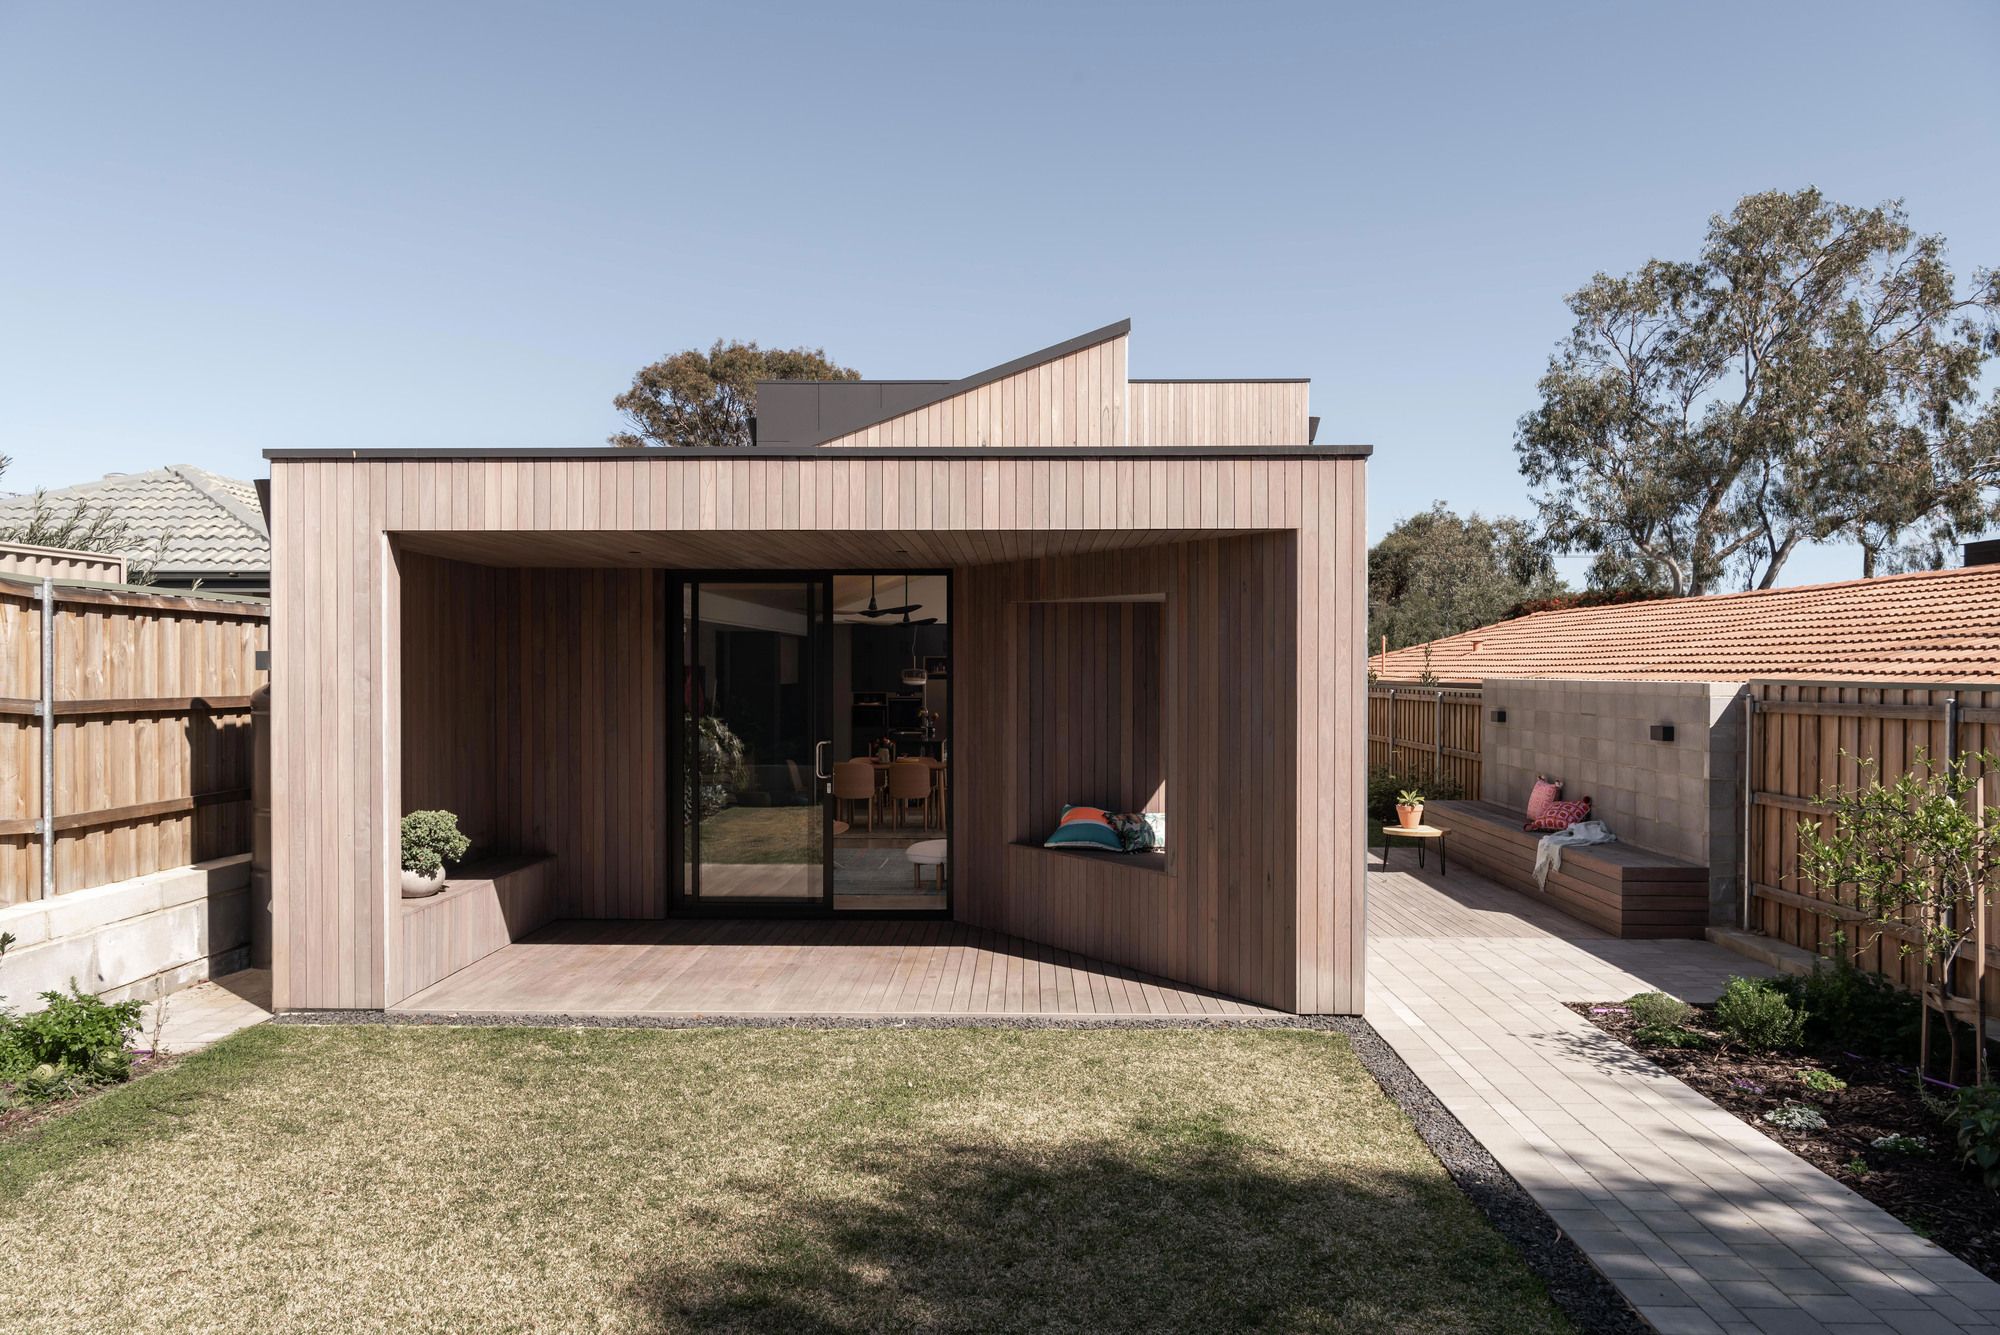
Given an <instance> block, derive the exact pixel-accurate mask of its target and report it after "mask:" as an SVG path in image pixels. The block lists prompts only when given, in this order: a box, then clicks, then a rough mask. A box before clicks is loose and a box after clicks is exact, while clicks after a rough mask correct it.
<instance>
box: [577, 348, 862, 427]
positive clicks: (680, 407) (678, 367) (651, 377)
mask: <svg viewBox="0 0 2000 1335" xmlns="http://www.w3.org/2000/svg"><path fill="white" fill-rule="evenodd" d="M860 378H861V373H860V372H858V371H852V370H849V369H848V368H847V367H845V366H841V365H839V364H837V363H835V362H833V361H832V360H830V359H829V358H828V357H827V355H826V352H825V350H824V349H822V348H761V347H758V346H757V344H756V343H755V342H754V341H753V342H749V343H743V342H737V341H734V340H732V341H730V342H726V343H725V342H724V341H722V340H721V339H717V340H716V341H715V343H714V344H713V346H711V347H710V348H709V349H708V351H707V352H703V351H702V350H701V349H700V348H689V349H687V350H686V351H685V352H676V353H674V354H673V355H672V356H669V357H662V358H661V359H660V360H659V361H656V362H653V363H652V364H651V365H648V366H643V367H641V368H640V369H639V371H638V373H637V374H635V375H634V376H633V377H632V386H631V388H630V389H627V390H626V391H625V392H624V393H623V394H620V395H619V396H618V397H617V398H615V399H613V400H612V401H611V402H612V406H613V407H615V408H617V409H618V410H619V411H620V412H622V413H624V414H625V416H626V419H627V420H628V421H630V422H631V424H632V427H633V429H632V430H631V431H621V432H618V433H617V434H615V435H613V436H612V437H611V438H610V439H611V444H613V445H621V446H628V447H632V448H637V447H639V446H642V445H723V446H727V445H748V444H749V443H750V415H751V413H753V412H755V411H756V408H757V382H758V381H759V380H859V379H860Z"/></svg>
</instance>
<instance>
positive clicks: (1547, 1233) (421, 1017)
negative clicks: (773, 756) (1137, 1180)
mask: <svg viewBox="0 0 2000 1335" xmlns="http://www.w3.org/2000/svg"><path fill="white" fill-rule="evenodd" d="M273 1023H276V1024H300V1025H343V1024H383V1025H461V1026H473V1027H482V1028H483V1027H527V1028H544V1029H549V1028H554V1029H1322V1030H1328V1031H1331V1032H1333V1033H1338V1034H1343V1035H1345V1036H1346V1038H1347V1041H1348V1042H1349V1043H1350V1044H1352V1045H1353V1048H1354V1053H1355V1055H1356V1056H1357V1057H1359V1058H1360V1059H1361V1064H1362V1065H1363V1066H1365V1067H1366V1068H1367V1069H1368V1073H1369V1074H1370V1075H1372V1076H1374V1077H1375V1081H1376V1083H1377V1084H1379V1085H1381V1086H1382V1089H1383V1092H1384V1093H1386V1094H1388V1096H1389V1097H1390V1098H1391V1099H1392V1100H1394V1101H1395V1104H1396V1106H1397V1107H1399V1108H1401V1109H1402V1110H1403V1113H1404V1115H1405V1116H1407V1117H1408V1118H1409V1119H1410V1121H1411V1122H1412V1123H1414V1124H1415V1126H1416V1130H1417V1135H1418V1136H1419V1137H1421V1138H1422V1140H1423V1142H1424V1144H1425V1145H1426V1146H1428V1147H1429V1148H1430V1151H1431V1153H1432V1154H1435V1155H1436V1156H1437V1158H1438V1162H1440V1163H1441V1164H1443V1165H1444V1168H1445V1171H1446V1172H1447V1173H1449V1174H1450V1175H1451V1180H1452V1181H1453V1182H1455V1183H1457V1184H1458V1188H1459V1190H1461V1191H1463V1192H1464V1193H1465V1194H1466V1196H1467V1197H1468V1198H1469V1199H1470V1200H1471V1201H1472V1203H1473V1204H1474V1205H1475V1206H1476V1207H1478V1209H1479V1210H1480V1212H1481V1213H1482V1214H1484V1215H1485V1216H1486V1217H1487V1219H1489V1220H1491V1221H1492V1224H1493V1227H1494V1228H1496V1229H1498V1230H1499V1232H1500V1235H1501V1236H1502V1237H1504V1238H1506V1239H1507V1241H1509V1242H1511V1243H1513V1244H1514V1246H1515V1247H1516V1248H1517V1249H1518V1250H1519V1251H1520V1253H1521V1255H1522V1257H1523V1258H1524V1259H1525V1260H1526V1261H1527V1263H1528V1268H1529V1269H1530V1270H1533V1271H1534V1272H1535V1274H1536V1275H1537V1276H1539V1277H1540V1279H1541V1281H1542V1282H1543V1283H1544V1284H1546V1285H1547V1286H1548V1289H1549V1296H1550V1297H1552V1298H1554V1299H1555V1301H1556V1305H1557V1306H1559V1307H1561V1308H1562V1310H1563V1312H1564V1313H1565V1314H1566V1315H1567V1316H1568V1317H1569V1319H1570V1320H1571V1321H1574V1322H1575V1323H1576V1324H1577V1327H1578V1328H1579V1329H1581V1330H1584V1331H1586V1332H1589V1333H1590V1335H1643V1332H1646V1331H1650V1330H1651V1329H1652V1326H1650V1325H1648V1324H1647V1323H1646V1322H1645V1321H1644V1320H1643V1319H1641V1318H1640V1316H1639V1314H1638V1313H1637V1312H1635V1311H1634V1310H1633V1309H1632V1305H1631V1304H1630V1303H1628V1302H1626V1301H1625V1298H1624V1296H1623V1295H1622V1294H1620V1293H1619V1292H1618V1290H1617V1288H1616V1286H1614V1285H1613V1284H1612V1283H1611V1281H1610V1280H1609V1279H1607V1278H1606V1277H1605V1276H1604V1274H1603V1273H1602V1272H1601V1271H1599V1270H1598V1269H1597V1268H1596V1267H1595V1266H1593V1265H1591V1263H1590V1261H1589V1259H1588V1258H1587V1257H1586V1256H1585V1255H1584V1253H1583V1249H1582V1248H1580V1247H1578V1246H1577V1245H1576V1243H1575V1242H1573V1241H1572V1240H1571V1239H1570V1238H1569V1236H1568V1235H1567V1234H1565V1233H1564V1232H1563V1231H1562V1229H1561V1228H1559V1227H1557V1225H1556V1222H1555V1221H1554V1220H1553V1219H1551V1218H1549V1216H1548V1213H1547V1212H1546V1211H1545V1210H1543V1209H1542V1207H1541V1206H1539V1205H1537V1204H1536V1203H1535V1199H1534V1197H1532V1196H1530V1195H1529V1194H1528V1193H1527V1190H1526V1189H1525V1188H1523V1187H1522V1186H1521V1184H1520V1183H1518V1182H1516V1181H1515V1180H1514V1178H1513V1176H1512V1175H1511V1174H1509V1173H1508V1172H1507V1170H1506V1169H1504V1168H1502V1167H1501V1166H1500V1163H1499V1161H1498V1160H1496V1159H1495V1158H1494V1157H1493V1156H1492V1155H1491V1154H1489V1153H1487V1151H1486V1147H1485V1146H1483V1145H1481V1144H1480V1143H1479V1142H1478V1140H1476V1139H1474V1137H1473V1135H1472V1133H1471V1132H1469V1131H1467V1130H1466V1129H1465V1126H1464V1124H1463V1123H1461V1122H1460V1121H1459V1120H1458V1118H1456V1117H1454V1116H1453V1115H1452V1113H1451V1111H1450V1109H1448V1108H1446V1107H1445V1106H1444V1104H1443V1103H1441V1102H1439V1100H1438V1097H1437V1095H1435V1094H1433V1093H1431V1091H1430V1087H1429V1086H1428V1085H1426V1084H1424V1082H1423V1081H1422V1080H1419V1079H1418V1078H1417V1076H1416V1074H1415V1073H1414V1072H1413V1071H1411V1070H1410V1068H1409V1067H1408V1066H1407V1065H1406V1064H1405V1063H1404V1061H1403V1059H1402V1058H1401V1057H1399V1056H1397V1055H1396V1051H1395V1049H1393V1048H1391V1047H1390V1046H1389V1045H1388V1044H1387V1043H1385V1042H1383V1041H1382V1037H1381V1035H1379V1034H1377V1033H1376V1032H1375V1027H1374V1026H1373V1025H1371V1024H1369V1023H1368V1022H1367V1021H1366V1020H1363V1019H1361V1018H1359V1017H1355V1016H1291V1015H1280V1016H1199V1015H1188V1016H1159V1017H1153V1016H1045V1015H699V1014H695V1015H537V1014H530V1013H523V1014H493V1013H486V1012H481V1013H477V1014H472V1013H453V1012H447V1011H379V1010H378V1011H346V1010H343V1011H287V1012H284V1013H283V1014H280V1015H278V1016H275V1017H273Z"/></svg>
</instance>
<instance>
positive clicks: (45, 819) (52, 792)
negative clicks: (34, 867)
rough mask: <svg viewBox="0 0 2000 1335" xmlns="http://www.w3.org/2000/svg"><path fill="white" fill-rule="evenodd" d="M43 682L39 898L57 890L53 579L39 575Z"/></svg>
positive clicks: (50, 896)
mask: <svg viewBox="0 0 2000 1335" xmlns="http://www.w3.org/2000/svg"><path fill="white" fill-rule="evenodd" d="M41 648H42V674H41V675H42V682H41V699H40V701H39V702H37V707H36V711H35V712H36V713H37V714H38V715H39V716H40V718H41V724H42V728H41V733H42V815H41V819H40V820H38V821H36V823H35V828H36V832H37V833H39V834H40V835H41V836H42V898H43V899H53V898H55V893H56V582H55V581H54V580H53V579H51V578H49V577H48V576H47V575H44V576H42V646H41Z"/></svg>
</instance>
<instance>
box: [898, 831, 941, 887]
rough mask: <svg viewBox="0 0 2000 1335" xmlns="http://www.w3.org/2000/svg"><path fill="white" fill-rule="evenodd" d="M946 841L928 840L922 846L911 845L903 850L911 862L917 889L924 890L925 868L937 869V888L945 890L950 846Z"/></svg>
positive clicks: (912, 874) (911, 873)
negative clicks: (947, 857) (946, 855)
mask: <svg viewBox="0 0 2000 1335" xmlns="http://www.w3.org/2000/svg"><path fill="white" fill-rule="evenodd" d="M949 842H950V841H949V840H945V839H926V840H924V841H923V842H922V843H920V844H911V845H910V846H909V847H908V848H906V849H904V850H903V856H904V857H906V858H908V859H909V860H910V875H911V876H913V877H915V878H916V882H917V888H918V889H919V890H921V889H923V885H924V868H926V867H936V868H937V888H938V890H939V892H940V893H942V892H943V890H944V858H945V849H946V847H947V845H948V844H949Z"/></svg>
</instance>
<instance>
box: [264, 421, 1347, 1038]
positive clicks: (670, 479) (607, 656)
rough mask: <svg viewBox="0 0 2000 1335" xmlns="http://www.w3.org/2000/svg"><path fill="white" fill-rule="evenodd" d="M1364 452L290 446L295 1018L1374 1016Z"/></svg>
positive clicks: (286, 891) (284, 908)
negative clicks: (450, 869) (1092, 818)
mask: <svg viewBox="0 0 2000 1335" xmlns="http://www.w3.org/2000/svg"><path fill="white" fill-rule="evenodd" d="M1366 453H1367V451H1366V449H1365V447H1343V446H1310V445H1302V446H1243V447H1235V448H1217V449H1208V448H1202V447H1187V446H1176V447H1171V448H1161V447H1146V446H1125V447H1118V448H1090V449H1073V448H1034V447H1005V448H983V447H949V446H946V447H939V446H931V447H922V448H901V447H893V448H891V447H880V448H877V447H843V448H839V449H827V448H822V449H814V448H786V447H778V446H765V447H760V448H751V449H743V450H645V451H628V450H570V451H551V452H523V451H493V452H481V451H471V452H448V451H447V452H424V453H414V454H413V453H407V452H394V451H386V452H368V451H360V452H350V453H338V454H329V453H323V452H322V453H314V452H284V451H280V452H274V453H273V454H272V455H271V459H272V493H273V496H272V508H273V515H274V525H275V530H276V538H275V546H276V555H275V558H274V562H275V568H276V579H277V581H278V584H279V592H278V594H277V598H276V603H277V610H276V613H275V616H274V632H273V645H274V687H273V693H274V704H273V718H274V734H273V774H274V788H273V792H274V799H273V833H274V854H275V875H274V884H275V888H276V896H275V914H276V927H275V931H276V936H277V941H278V946H277V952H276V953H277V958H276V964H275V978H274V985H275V994H276V1002H277V1006H278V1008H279V1009H344V1008H351V1009H376V1008H389V1007H394V1008H400V1009H424V1010H444V1011H454V1010H459V1011H466V1010H485V1011H488V1012H507V1013H561V1014H640V1013H689V1012H703V1011H707V1012H727V1011H733V1010H741V1011H744V1012H755V1013H878V1012H880V1011H883V1010H885V1009H886V1010H887V1011H890V1012H894V1013H912V1014H974V1015H976V1014H989V1013H1010V1014H1011V1013H1055V1014H1196V1013H1203V1014H1212V1013H1245V1012H1246V1010H1247V1011H1257V1010H1275V1011H1285V1012H1302V1013H1355V1012H1358V1011H1359V1009H1360V1006H1361V1000H1362V974H1363V958H1364V955H1363V944H1362V933H1363V914H1362V911H1361V879H1362V865H1363V857H1364V850H1363V848H1362V843H1361V837H1360V828H1359V826H1358V825H1357V823H1356V822H1355V821H1354V820H1353V819H1352V816H1353V813H1354V812H1355V811H1357V810H1358V809H1359V804H1360V797H1359V794H1360V791H1361V789H1360V785H1361V781H1362V754H1363V728H1362V716H1361V707H1362V701H1363V680H1362V671H1363V664H1364V656H1363V655H1364V650H1363V646H1362V642H1361V641H1362V634H1361V616H1362V584H1363V575H1364V562H1365V545H1364V542H1365V539H1364V531H1363V524H1362V466H1363V462H1364V460H1365V457H1366ZM891 609H893V610H891ZM871 611H872V612H873V613H878V614H881V615H870V614H869V613H870V612H871ZM884 742H886V743H888V746H887V749H886V752H882V751H879V750H878V748H879V746H880V744H882V743H884ZM871 764H872V765H873V771H872V773H871V775H870V776H868V777H863V775H862V770H863V769H864V768H866V767H867V766H869V765H871ZM842 766H845V767H847V768H846V769H845V770H841V767H842ZM837 770H838V771H841V772H840V773H838V774H837V773H836V771H837ZM836 778H838V779H840V780H841V781H842V782H843V783H844V784H845V786H841V785H840V784H836V782H835V780H836ZM868 778H873V779H874V780H875V786H874V788H873V791H872V793H870V791H869V789H868V788H867V787H866V786H862V785H865V784H866V783H867V782H868ZM1068 804H1081V805H1093V806H1103V807H1105V808H1107V809H1112V810H1120V811H1133V812H1140V811H1145V812H1153V813H1157V814H1164V817H1165V828H1166V831H1167V841H1166V842H1167V846H1166V849H1165V850H1164V851H1163V852H1155V853H1139V854H1118V853H1095V852H1093V853H1084V852H1074V851H1064V850H1057V849H1049V848H1044V847H1043V846H1042V841H1043V840H1044V839H1045V838H1046V837H1047V836H1048V834H1049V833H1050V832H1051V831H1052V830H1053V829H1054V828H1055V826H1056V824H1057V823H1058V821H1059V819H1060V816H1061V812H1062V808H1063V807H1064V806H1065V805H1068ZM427 808H444V809H448V810H451V811H453V812H455V813H457V814H458V816H459V817H460V820H461V823H462V825H463V826H464V828H465V830H466V833H467V834H468V835H469V836H470V837H471V838H472V840H473V843H474V845H475V857H474V860H473V861H471V862H469V863H468V864H467V865H466V866H465V867H463V868H461V869H459V871H458V872H457V873H456V874H455V875H454V877H453V880H452V883H451V886H450V888H449V889H447V890H446V891H445V893H444V894H442V895H439V896H437V897H436V898H434V899H428V900H413V901H405V900H403V899H402V898H401V891H400V888H399V881H400V868H399V865H398V850H397V837H396V830H397V824H398V822H399V821H400V818H401V816H402V814H403V813H405V812H407V811H411V810H417V809H427ZM925 848H930V849H932V850H933V855H934V857H935V861H926V860H924V857H923V854H922V853H921V852H920V850H922V849H925Z"/></svg>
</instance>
